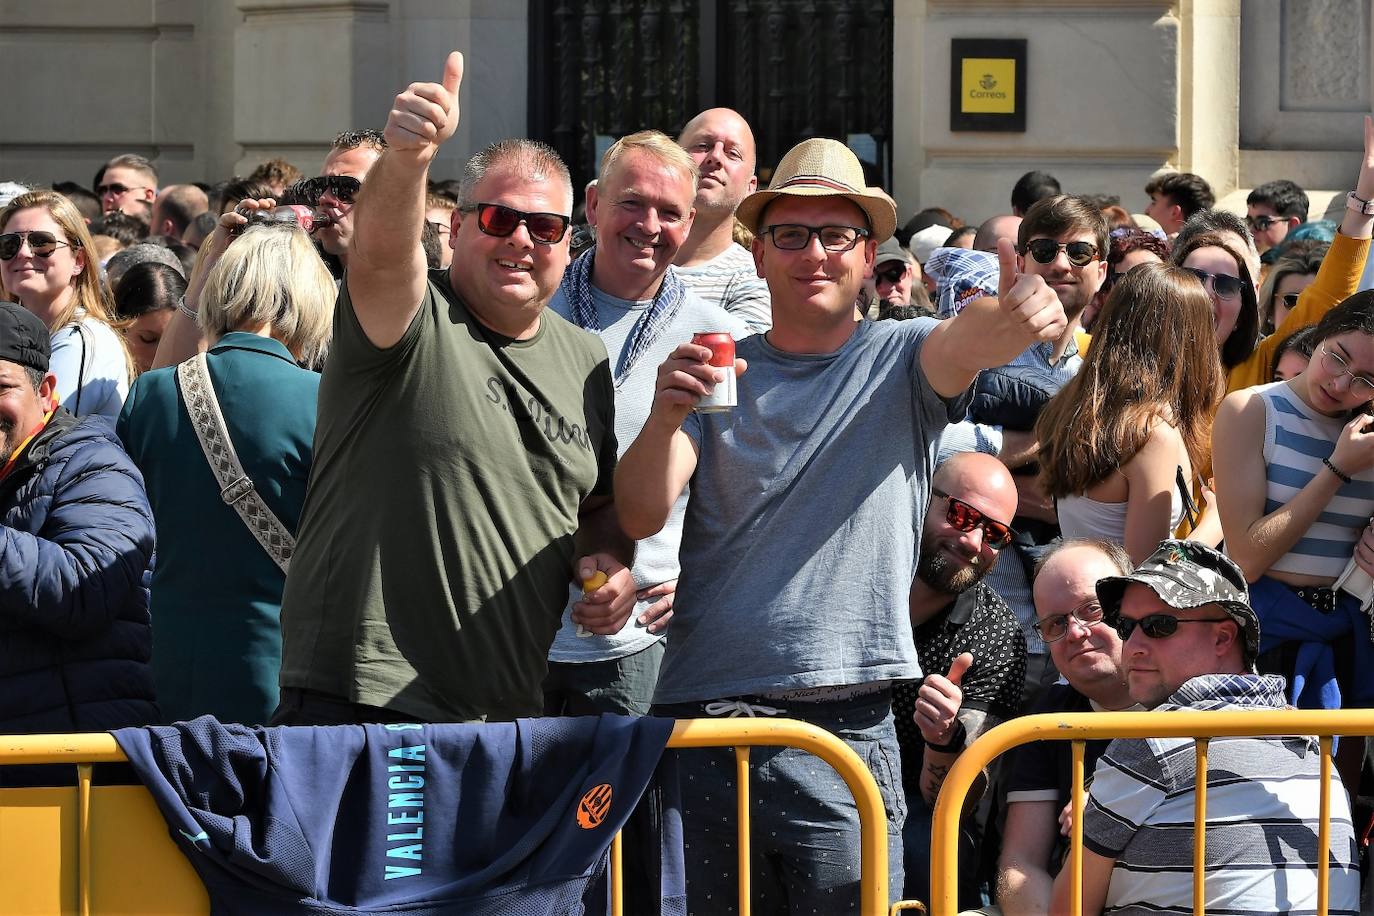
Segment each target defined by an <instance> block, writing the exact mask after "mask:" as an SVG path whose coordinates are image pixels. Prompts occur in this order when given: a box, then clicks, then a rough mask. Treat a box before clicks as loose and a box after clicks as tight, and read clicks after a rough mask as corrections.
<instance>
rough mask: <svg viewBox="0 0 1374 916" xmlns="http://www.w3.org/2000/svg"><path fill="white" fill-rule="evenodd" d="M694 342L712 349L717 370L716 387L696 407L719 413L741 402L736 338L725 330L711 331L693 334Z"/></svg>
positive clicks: (713, 365) (711, 361)
mask: <svg viewBox="0 0 1374 916" xmlns="http://www.w3.org/2000/svg"><path fill="white" fill-rule="evenodd" d="M692 343H694V344H697V345H698V346H702V347H706V348H707V349H709V350H710V351H711V359H710V360H709V362H710V365H711V367H712V368H713V369H715V370H717V371H716V387H715V388H714V389H713V390H712V391H711V393H710V394H708V395H704V396H703V397H702V399H701V400H700V401H698V402H697V406H696V409H697V410H699V411H701V412H702V413H717V412H719V411H724V410H729V409H730V408H732V407H734V406H735V405H736V404H737V403H739V402H738V400H737V393H736V391H735V338H733V337H731V336H730V335H729V334H728V333H727V332H725V331H711V332H709V333H700V334H693V335H692ZM722 370H723V371H722Z"/></svg>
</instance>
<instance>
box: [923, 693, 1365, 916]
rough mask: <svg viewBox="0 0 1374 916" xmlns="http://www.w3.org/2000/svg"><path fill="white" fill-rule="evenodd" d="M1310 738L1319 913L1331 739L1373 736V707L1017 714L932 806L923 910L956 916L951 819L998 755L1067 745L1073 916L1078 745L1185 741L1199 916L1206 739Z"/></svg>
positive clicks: (965, 758) (1079, 871) (955, 829)
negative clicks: (1190, 743) (1191, 777)
mask: <svg viewBox="0 0 1374 916" xmlns="http://www.w3.org/2000/svg"><path fill="white" fill-rule="evenodd" d="M1281 735H1318V736H1320V737H1321V750H1322V762H1321V809H1320V813H1321V827H1320V833H1319V836H1318V842H1319V848H1320V858H1319V859H1318V862H1319V864H1318V868H1317V905H1318V912H1320V913H1322V914H1325V913H1326V911H1327V899H1328V895H1327V879H1328V874H1327V872H1328V862H1327V858H1328V853H1329V849H1330V839H1331V834H1330V830H1331V825H1330V815H1331V797H1330V788H1331V736H1333V735H1374V709H1336V710H1287V709H1285V710H1278V709H1276V710H1238V711H1234V712H1233V711H1230V710H1224V711H1215V712H1182V711H1171V712H1124V713H1107V712H1095V713H1065V714H1063V715H1054V714H1045V715H1036V716H1025V717H1022V718H1019V719H1013V720H1012V721H1010V722H1005V723H1003V724H1001V725H999V726H997V727H996V728H994V729H992V730H990V731H989V732H988V733H987V734H985V735H983V736H982V737H980V738H979V739H978V740H977V741H975V742H974V743H973V744H971V745H969V747H967V748H965V750H964V752H963V753H962V754H960V755H959V758H958V759H957V760H956V761H955V762H954V766H952V767H951V768H950V771H949V775H948V776H946V777H945V782H944V785H943V786H942V787H941V789H940V796H939V798H937V799H936V801H935V812H934V819H933V822H932V825H931V827H932V829H931V841H930V875H931V881H930V891H931V901H930V912H931V913H932V914H933V916H955V914H956V913H957V912H958V894H959V886H958V874H959V815H960V812H961V811H962V810H963V806H964V798H965V796H966V795H967V794H968V790H969V787H970V786H971V785H973V782H974V780H975V779H977V777H978V775H979V774H980V773H981V772H982V771H983V770H984V769H985V768H986V767H987V766H988V764H990V763H991V762H992V761H993V760H995V759H996V758H997V757H999V756H1000V755H1002V754H1004V753H1006V752H1007V751H1009V750H1011V749H1012V748H1014V747H1017V746H1019V745H1022V744H1029V743H1031V742H1032V741H1072V742H1073V782H1072V786H1073V800H1072V804H1073V828H1072V835H1071V837H1070V839H1071V846H1070V852H1069V862H1068V865H1067V866H1066V867H1068V868H1069V869H1071V872H1070V873H1071V874H1072V875H1073V884H1072V888H1073V893H1072V898H1071V906H1072V913H1073V916H1078V914H1081V913H1082V912H1083V899H1082V890H1083V880H1082V879H1083V806H1084V801H1085V796H1086V793H1085V792H1084V789H1083V775H1084V774H1083V749H1084V744H1083V742H1084V741H1091V740H1096V739H1100V738H1192V739H1194V740H1195V742H1196V747H1197V774H1198V775H1197V785H1198V788H1197V799H1196V804H1195V809H1194V820H1195V822H1196V823H1197V824H1200V825H1203V829H1200V830H1195V831H1194V846H1193V912H1194V913H1195V914H1198V916H1201V914H1202V913H1203V903H1204V891H1205V880H1204V877H1203V876H1204V871H1203V862H1204V853H1205V850H1206V820H1207V777H1206V774H1207V739H1209V738H1233V737H1269V736H1281Z"/></svg>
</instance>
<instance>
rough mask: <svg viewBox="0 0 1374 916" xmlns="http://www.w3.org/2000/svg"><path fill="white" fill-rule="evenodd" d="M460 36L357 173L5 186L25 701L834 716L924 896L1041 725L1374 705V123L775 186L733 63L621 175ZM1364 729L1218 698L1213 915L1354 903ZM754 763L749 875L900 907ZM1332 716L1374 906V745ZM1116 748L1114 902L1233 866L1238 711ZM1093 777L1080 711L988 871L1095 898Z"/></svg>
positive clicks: (12, 598) (825, 778) (1224, 749)
mask: <svg viewBox="0 0 1374 916" xmlns="http://www.w3.org/2000/svg"><path fill="white" fill-rule="evenodd" d="M462 74H463V60H462V56H461V55H458V54H456V53H455V54H453V55H451V56H450V57H449V58H448V60H447V61H446V62H445V65H444V70H443V75H442V78H441V80H440V81H439V82H437V83H414V84H412V85H410V86H409V87H408V88H407V89H405V90H404V91H403V92H402V93H400V94H399V95H398V96H397V97H396V100H395V102H394V103H393V107H392V110H391V112H390V115H389V118H388V121H387V123H386V125H385V128H384V129H381V130H374V129H363V130H348V131H344V132H342V133H340V134H339V135H338V137H337V138H336V140H335V141H334V144H333V146H332V148H331V150H330V152H329V154H328V155H327V157H326V158H325V160H324V163H323V165H322V167H321V169H320V174H319V175H318V176H316V177H309V178H307V177H305V176H304V174H303V173H301V172H300V171H299V170H298V169H296V168H295V167H294V166H292V165H291V164H290V163H286V162H284V161H280V160H274V161H272V162H269V163H266V164H264V166H263V167H261V168H260V169H258V170H257V171H256V172H255V173H254V174H253V175H251V176H249V177H247V178H234V179H231V180H229V181H226V182H221V183H219V184H211V185H196V184H179V185H170V186H161V185H160V183H159V178H158V174H157V169H156V167H155V166H154V164H153V163H151V162H149V161H148V160H146V159H143V158H142V157H139V156H136V155H121V156H116V157H115V158H113V159H111V160H110V161H109V162H108V163H107V164H106V165H105V166H103V167H102V168H101V170H100V172H99V173H98V174H97V176H96V178H95V181H94V192H92V191H90V190H87V189H85V188H82V187H80V186H78V185H76V184H74V183H71V182H65V183H58V184H54V185H53V186H52V187H33V188H30V187H15V186H13V185H0V188H5V187H8V188H9V190H8V191H7V192H6V194H5V196H6V197H7V198H8V201H7V202H6V203H5V204H4V205H3V207H2V208H0V300H3V302H0V433H3V436H4V448H5V452H6V455H5V458H6V463H5V465H4V467H3V469H0V512H3V514H4V522H5V524H4V527H3V529H2V530H0V536H3V549H2V550H0V629H3V631H4V633H5V635H6V638H5V640H4V641H3V642H2V643H0V685H3V690H0V733H35V732H74V731H97V730H107V729H114V728H120V727H124V726H130V725H144V724H155V723H162V722H171V721H180V720H189V719H192V718H195V717H198V716H204V715H210V716H214V717H216V718H217V719H219V720H220V721H223V722H235V723H243V724H248V725H345V724H359V723H394V724H398V725H399V724H404V723H416V722H484V721H509V720H512V719H515V718H518V717H529V716H580V715H597V714H601V713H613V714H619V715H628V716H643V715H658V716H669V717H677V718H699V717H738V716H763V717H789V718H794V719H800V720H803V721H806V722H810V723H813V724H815V725H818V726H820V727H821V728H823V729H825V730H827V731H830V732H832V733H834V734H836V735H837V736H839V737H840V738H841V739H843V740H844V741H845V742H846V743H848V744H849V745H850V746H851V747H852V748H853V749H854V750H855V752H856V753H857V754H858V755H859V757H860V759H861V760H862V761H863V762H864V763H865V764H866V765H867V767H868V768H869V770H870V772H871V773H872V775H873V777H874V779H875V781H876V782H877V784H878V787H879V790H880V792H881V795H882V799H883V803H884V808H885V811H886V815H887V822H888V823H887V826H888V839H889V847H890V852H891V855H890V869H891V874H890V879H891V893H892V896H893V898H894V899H897V898H901V897H908V898H915V899H921V900H927V899H929V893H930V887H929V878H930V875H929V868H930V866H929V848H930V832H931V814H932V811H933V808H934V805H935V801H936V799H937V798H938V796H939V793H940V791H941V789H942V786H943V783H944V780H945V778H946V776H947V775H948V773H949V771H950V767H951V766H952V765H953V763H954V761H955V760H957V759H958V757H959V755H960V754H961V753H962V752H963V751H964V750H965V748H967V747H968V746H969V744H971V743H972V742H973V741H975V740H976V739H977V738H978V737H979V736H980V735H982V734H983V733H985V732H986V731H987V730H988V729H990V728H991V727H993V726H994V725H996V724H998V723H1000V722H1004V721H1006V720H1008V719H1010V718H1013V717H1015V716H1018V715H1022V714H1026V713H1028V712H1034V711H1056V712H1064V711H1089V710H1097V711H1104V710H1107V711H1123V710H1131V709H1140V708H1147V709H1247V708H1282V707H1285V706H1290V705H1292V706H1299V707H1305V708H1338V707H1367V706H1370V705H1371V704H1374V645H1372V644H1371V640H1374V637H1372V636H1371V627H1370V616H1369V615H1370V607H1369V606H1370V604H1371V603H1372V602H1374V594H1371V593H1370V592H1371V587H1370V586H1369V585H1368V579H1364V580H1363V581H1364V582H1365V583H1366V584H1365V585H1364V586H1361V585H1360V584H1359V583H1360V581H1361V578H1360V577H1361V575H1362V574H1363V575H1374V523H1372V522H1371V517H1374V427H1372V426H1371V424H1374V417H1372V416H1371V405H1372V404H1374V292H1372V291H1369V290H1366V289H1364V288H1363V275H1364V267H1365V261H1366V256H1367V254H1368V250H1369V245H1370V236H1371V229H1372V228H1374V126H1371V124H1370V122H1369V121H1368V119H1367V120H1366V125H1365V150H1364V155H1363V158H1362V160H1361V164H1360V167H1359V171H1358V174H1357V175H1356V176H1355V183H1354V187H1353V190H1352V191H1351V192H1350V193H1349V195H1348V197H1347V199H1346V206H1345V209H1344V211H1343V214H1342V219H1341V221H1340V223H1339V225H1336V224H1334V223H1332V222H1329V221H1326V220H1311V219H1309V213H1308V207H1309V204H1308V199H1307V196H1306V194H1305V193H1304V192H1303V190H1302V189H1301V188H1299V187H1298V186H1297V185H1295V184H1293V182H1291V181H1287V180H1282V179H1280V180H1275V181H1272V182H1269V183H1267V184H1264V185H1261V186H1260V187H1257V188H1256V189H1254V190H1253V191H1252V192H1250V194H1249V197H1248V200H1247V214H1246V216H1245V217H1244V218H1242V217H1240V216H1238V215H1236V214H1233V213H1231V212H1229V211H1226V210H1222V209H1217V208H1216V207H1215V199H1214V196H1213V193H1212V191H1211V189H1210V187H1209V186H1208V184H1207V182H1206V181H1205V180H1204V179H1203V178H1202V177H1200V176H1197V175H1191V174H1180V173H1176V172H1169V173H1164V174H1161V175H1160V176H1158V177H1156V178H1154V179H1153V180H1151V181H1150V182H1149V184H1148V186H1147V187H1145V188H1144V189H1143V191H1141V190H1136V189H1122V193H1121V194H1120V195H1104V194H1088V193H1080V194H1074V193H1065V192H1064V189H1063V188H1062V187H1061V186H1060V183H1059V181H1058V180H1056V179H1055V178H1054V177H1053V176H1051V175H1049V174H1047V173H1044V172H1031V173H1028V174H1027V175H1025V176H1024V177H1023V178H1022V179H1021V180H1020V181H1018V182H1017V183H1016V185H1015V187H1014V188H1012V189H1011V193H1010V200H1009V203H1010V207H1009V209H1010V212H1009V213H1005V214H998V215H994V216H992V217H991V218H989V219H986V220H985V221H983V222H982V223H981V224H979V225H977V226H971V225H965V224H964V223H963V222H962V221H961V220H959V219H958V218H957V217H955V216H954V215H953V214H952V212H951V211H950V210H947V209H944V208H940V207H931V208H928V209H926V210H923V211H921V212H920V213H918V214H916V215H915V216H914V217H913V218H912V219H911V220H909V221H908V222H906V223H904V224H901V225H899V220H898V213H897V207H896V204H895V203H894V201H893V199H892V197H891V196H889V194H888V193H887V192H886V191H884V190H883V189H882V188H879V187H873V186H870V185H869V184H868V181H867V180H866V178H865V173H864V169H863V166H862V164H861V163H860V161H859V159H858V158H857V157H856V156H855V155H854V153H853V152H852V151H851V150H849V149H848V148H847V147H846V146H844V145H843V144H841V143H839V142H838V141H835V140H829V139H824V138H811V139H805V140H802V141H801V142H799V143H798V144H797V145H796V146H794V147H793V148H792V149H791V150H790V151H789V152H787V154H786V155H785V156H783V158H782V159H781V161H779V162H778V163H776V165H775V167H774V168H773V170H772V172H771V179H770V181H769V182H768V186H767V187H766V188H760V187H759V181H758V179H757V177H756V172H757V166H758V163H757V162H756V154H755V142H754V136H753V133H752V131H751V128H750V125H749V124H748V123H747V122H746V121H745V119H744V118H743V117H742V116H741V115H739V114H738V113H737V112H734V111H731V110H728V109H719V108H716V109H710V110H707V111H704V112H702V113H700V114H699V115H697V116H696V117H694V118H692V119H691V120H690V121H689V122H688V123H687V124H686V125H685V126H684V127H683V128H682V129H681V132H680V133H679V135H678V136H677V137H676V138H674V137H670V136H668V135H665V134H663V133H660V132H658V131H654V130H643V131H638V132H635V133H631V134H629V135H627V136H625V137H621V138H619V139H618V140H616V141H615V142H614V143H613V144H612V145H611V146H610V147H609V148H608V149H607V150H606V151H605V153H604V155H603V156H602V158H601V161H600V170H599V173H598V175H597V177H596V179H595V180H594V181H592V182H591V183H590V184H589V185H588V186H587V187H586V188H585V189H583V194H582V197H583V203H582V204H581V205H580V206H579V207H576V208H575V207H574V202H575V195H574V188H573V187H572V182H571V178H570V175H569V172H568V168H567V166H566V165H565V164H564V163H563V162H562V160H561V159H560V158H559V156H558V154H557V153H556V152H554V150H552V149H551V148H550V147H548V146H546V145H545V144H543V143H540V142H538V141H533V140H526V139H512V140H504V141H501V142H499V143H496V144H493V145H491V146H489V147H487V148H485V149H482V150H479V151H475V152H474V153H473V155H472V156H471V158H470V159H469V160H468V161H467V163H466V165H465V166H464V167H463V170H462V174H461V176H460V177H459V178H457V179H455V180H448V179H444V178H441V177H440V176H437V175H435V174H433V169H432V168H431V165H432V162H433V160H434V157H435V154H436V152H437V150H438V149H439V148H440V146H441V145H442V144H444V143H445V142H446V141H448V140H449V138H450V137H452V135H453V134H454V131H455V130H456V128H457V124H458V94H459V89H460V85H461V82H462ZM1072 190H1073V189H1072V188H1070V191H1071V192H1072ZM1136 200H1139V201H1140V202H1141V203H1142V204H1144V206H1143V213H1136V214H1132V212H1131V203H1132V202H1134V201H1136ZM1123 201H1125V203H1124V204H1123ZM948 203H949V204H950V205H951V206H955V207H957V204H958V202H957V201H950V202H948ZM707 332H718V333H719V332H725V333H728V334H729V335H731V336H732V337H733V338H734V340H735V342H736V347H735V350H736V355H735V358H734V363H733V368H730V367H729V363H728V359H729V358H728V357H727V362H726V364H725V365H721V363H720V361H719V360H718V359H715V358H714V356H715V354H714V353H713V351H712V349H711V348H709V347H706V346H703V345H701V344H699V343H695V342H693V336H694V335H695V334H698V333H707ZM731 373H733V375H734V378H733V380H732V379H730V378H729V377H728V376H729V374H731ZM721 385H729V386H732V387H733V388H734V389H735V391H736V403H735V404H734V405H733V406H732V407H730V408H728V409H724V410H711V411H704V410H697V409H695V408H696V407H697V406H698V402H699V401H700V399H701V398H702V397H703V396H705V395H708V394H710V393H712V392H713V390H714V389H715V388H716V387H717V386H721ZM1319 758H1320V752H1319V749H1318V746H1317V743H1316V742H1315V741H1314V740H1313V739H1309V738H1302V737H1293V738H1281V739H1280V738H1274V739H1261V738H1244V739H1227V740H1221V739H1218V740H1215V741H1213V742H1212V765H1211V769H1209V771H1208V777H1207V778H1208V784H1209V793H1208V799H1209V801H1208V812H1209V821H1208V823H1209V831H1208V836H1209V841H1208V844H1207V848H1206V854H1207V857H1208V859H1207V861H1208V868H1207V873H1206V876H1205V882H1206V896H1207V906H1208V908H1209V909H1215V910H1217V911H1231V912H1238V911H1247V912H1279V911H1285V912H1286V911H1290V910H1306V909H1310V908H1311V907H1312V906H1314V901H1315V900H1316V893H1317V892H1316V862H1317V860H1318V857H1319V856H1320V855H1321V853H1320V851H1319V848H1318V829H1317V823H1318V820H1319V813H1318V786H1319V783H1320V759H1319ZM752 759H753V768H752V771H751V772H752V776H751V779H752V784H751V787H750V798H751V799H753V804H754V806H755V807H754V815H753V855H752V861H753V868H754V871H755V873H754V875H753V879H752V884H751V887H752V891H753V894H754V898H755V899H754V905H755V907H756V908H757V909H760V910H762V911H768V912H802V913H806V912H813V913H832V912H843V911H846V910H849V909H852V908H854V907H855V906H856V905H857V901H858V881H859V872H860V868H859V854H860V846H859V843H858V842H857V833H858V822H857V816H856V812H855V806H854V801H853V799H852V797H851V796H850V794H849V791H848V789H847V788H846V787H845V786H844V785H843V783H842V782H841V781H840V780H839V779H838V777H837V776H836V775H835V774H834V773H833V772H832V771H829V770H828V768H826V767H825V766H824V765H823V764H820V763H819V762H818V761H817V760H816V758H814V757H812V756H811V755H809V754H807V753H805V752H803V751H800V750H797V749H788V748H777V749H758V750H756V751H755V753H754V755H753V758H752ZM1336 764H1337V769H1338V774H1339V776H1338V778H1337V779H1335V780H1334V781H1333V784H1332V786H1333V791H1332V804H1331V833H1330V854H1329V855H1330V860H1329V861H1330V863H1331V896H1330V904H1331V909H1330V912H1332V913H1344V912H1349V913H1354V912H1357V911H1359V909H1360V903H1359V900H1360V865H1361V862H1360V855H1359V849H1358V847H1357V842H1356V835H1357V833H1358V832H1362V828H1363V825H1364V822H1365V821H1366V820H1367V819H1368V817H1369V816H1370V814H1371V811H1370V809H1369V807H1368V806H1367V805H1365V804H1363V803H1362V802H1361V796H1362V794H1364V792H1365V791H1366V790H1367V789H1368V788H1369V787H1368V785H1367V784H1366V782H1365V780H1366V779H1367V778H1369V777H1370V776H1371V773H1370V771H1369V770H1367V768H1366V754H1365V743H1364V742H1363V741H1362V740H1360V739H1355V738H1350V739H1347V740H1344V741H1341V742H1340V744H1339V751H1338V753H1337V759H1336ZM1088 766H1089V771H1090V772H1092V773H1093V776H1092V781H1091V786H1090V798H1089V805H1088V808H1087V810H1086V812H1085V813H1084V822H1083V825H1082V827H1083V836H1084V842H1085V847H1086V849H1085V855H1084V869H1083V875H1084V880H1083V886H1082V892H1083V899H1084V903H1085V912H1099V911H1102V910H1104V909H1105V910H1106V911H1113V912H1144V911H1149V912H1160V911H1172V909H1171V908H1184V909H1188V908H1190V907H1191V888H1192V881H1193V873H1192V860H1191V854H1192V843H1191V841H1188V842H1184V841H1182V840H1181V839H1180V837H1181V836H1182V835H1183V834H1181V833H1180V832H1179V830H1180V828H1182V829H1184V830H1186V831H1189V833H1188V834H1187V835H1188V836H1189V837H1191V832H1190V831H1191V829H1192V798H1193V790H1194V787H1195V783H1196V773H1195V771H1194V769H1193V757H1192V748H1191V744H1190V743H1188V742H1184V741H1179V740H1153V739H1152V740H1143V739H1142V740H1118V741H1115V742H1111V743H1110V744H1108V743H1107V742H1093V743H1090V746H1089V749H1088ZM679 767H680V776H681V787H682V793H683V815H684V817H683V820H684V836H685V845H686V852H687V856H686V863H687V878H688V895H689V908H690V909H691V911H692V912H699V913H715V912H727V911H732V908H733V901H734V898H735V893H736V888H737V886H738V881H737V875H736V874H735V868H736V856H735V849H734V847H735V842H736V838H735V830H736V827H735V822H734V818H733V817H732V816H729V815H730V814H731V812H732V801H731V800H732V799H733V792H734V781H735V761H734V756H733V754H732V753H731V752H730V750H729V749H725V748H721V749H704V750H696V751H690V752H682V753H681V755H680V761H679ZM1094 767H1095V769H1094ZM1070 774H1071V767H1070V760H1069V757H1068V748H1067V745H1066V744H1063V743H1048V744H1045V745H1043V746H1042V745H1030V746H1027V747H1024V748H1021V749H1019V750H1018V751H1016V752H1015V753H1014V754H1013V756H1012V757H1011V758H1009V759H1008V760H1006V761H1004V762H1003V763H1002V764H999V765H998V766H997V767H995V768H994V770H993V771H992V772H991V773H990V774H989V777H990V778H989V780H988V784H987V786H986V790H985V791H984V792H983V794H982V795H981V797H980V798H977V799H974V802H976V803H973V804H970V805H969V806H968V808H967V810H966V812H965V814H964V816H963V821H962V836H961V843H962V846H963V854H962V855H961V858H960V862H961V870H960V874H959V875H958V876H957V880H958V882H959V887H960V899H961V903H962V904H963V905H966V906H968V907H970V908H976V907H987V906H991V905H993V904H996V905H999V906H1000V908H1001V912H1003V913H1007V914H1022V913H1024V914H1030V913H1045V912H1051V911H1058V910H1059V909H1061V908H1062V907H1063V906H1065V905H1066V903H1065V902H1066V901H1067V900H1068V895H1069V893H1070V888H1069V887H1068V881H1067V873H1066V872H1063V871H1061V869H1060V863H1061V862H1062V861H1063V855H1064V844H1065V839H1064V837H1065V836H1066V833H1067V825H1066V823H1065V819H1066V817H1067V816H1068V815H1067V808H1066V805H1067V802H1068V798H1069V791H1070ZM39 775H40V776H42V777H43V778H47V777H50V775H51V774H50V773H47V772H44V773H41V774H39ZM33 778H35V774H34V773H33V772H31V771H30V772H25V773H16V772H14V771H8V772H7V771H6V770H5V768H0V785H4V784H6V783H7V782H8V783H10V784H13V783H15V782H16V781H20V780H31V779H33ZM722 815H725V816H724V817H723V816H722ZM1217 837H1220V838H1219V839H1216V838H1217ZM947 877H948V879H949V880H955V878H956V876H947Z"/></svg>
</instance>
